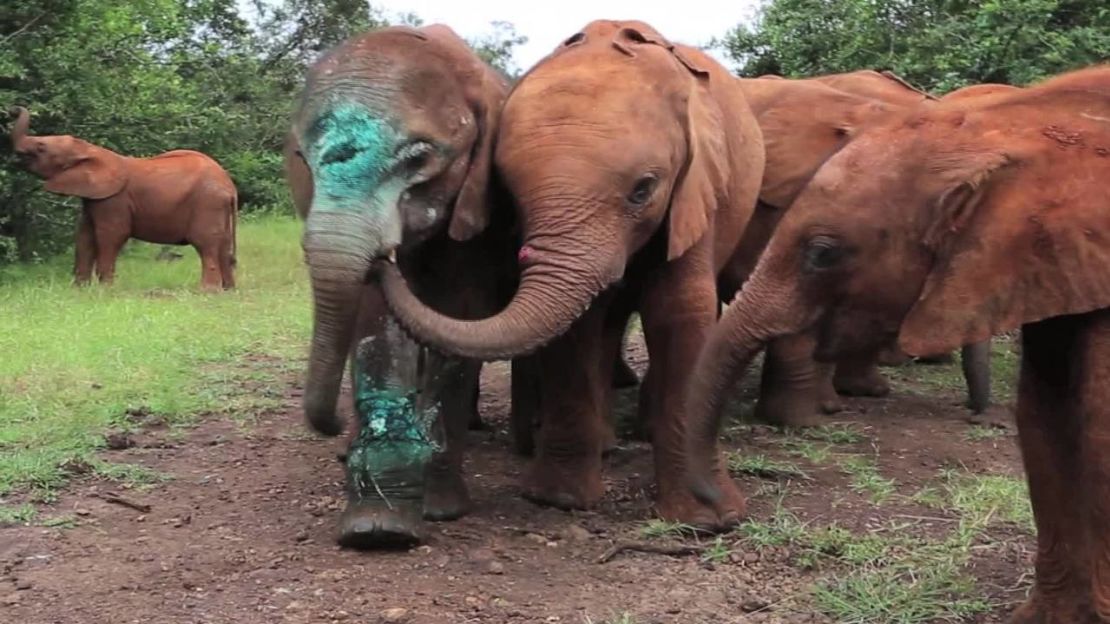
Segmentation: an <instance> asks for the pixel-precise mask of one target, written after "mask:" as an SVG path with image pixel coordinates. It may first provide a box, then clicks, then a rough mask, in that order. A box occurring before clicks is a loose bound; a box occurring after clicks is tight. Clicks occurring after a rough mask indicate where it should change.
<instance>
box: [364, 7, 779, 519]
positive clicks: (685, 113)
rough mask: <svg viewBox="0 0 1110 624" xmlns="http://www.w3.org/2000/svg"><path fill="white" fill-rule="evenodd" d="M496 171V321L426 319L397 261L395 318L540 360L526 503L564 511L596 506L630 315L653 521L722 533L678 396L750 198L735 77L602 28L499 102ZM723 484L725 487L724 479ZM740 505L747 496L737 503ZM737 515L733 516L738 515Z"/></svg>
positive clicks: (654, 41)
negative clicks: (505, 264)
mask: <svg viewBox="0 0 1110 624" xmlns="http://www.w3.org/2000/svg"><path fill="white" fill-rule="evenodd" d="M495 164H496V167H497V170H498V172H499V176H500V178H501V179H502V180H503V181H504V183H505V185H506V187H507V188H508V190H509V191H510V192H511V193H512V195H513V199H514V200H515V204H516V205H517V207H518V210H519V212H520V215H521V218H522V221H523V246H522V247H521V248H520V251H519V255H518V259H519V261H520V263H521V265H522V276H521V280H520V286H519V288H518V289H517V291H516V293H515V295H514V297H513V299H512V301H511V302H510V303H509V304H508V306H506V307H505V309H504V310H502V311H501V312H500V313H498V314H497V315H495V316H491V317H489V318H486V319H483V320H479V321H465V320H458V319H452V318H447V317H445V316H443V315H441V314H437V313H436V312H435V311H433V310H429V309H427V308H426V307H425V306H423V305H422V304H421V302H420V301H419V300H418V299H417V298H416V297H414V296H413V295H412V294H411V293H410V292H409V291H408V290H407V288H406V283H405V282H404V280H402V279H401V277H400V275H398V273H397V271H396V268H395V267H394V266H392V265H385V266H384V267H382V271H381V273H380V277H381V279H382V280H383V281H382V283H383V286H384V292H385V294H386V298H387V301H388V303H389V305H390V308H391V309H392V310H393V312H394V313H395V315H396V316H397V318H398V319H399V320H400V321H401V323H402V324H403V325H405V326H406V327H408V328H409V330H410V331H412V332H413V333H414V334H415V335H416V336H417V337H418V338H419V339H420V340H422V341H426V342H427V343H428V344H429V345H431V346H433V347H435V348H437V349H442V350H444V351H447V352H450V353H456V354H459V355H464V356H467V357H474V358H481V359H506V358H510V357H517V356H518V355H520V354H526V353H530V352H535V351H536V350H537V349H538V352H536V358H537V359H538V367H539V369H540V372H541V381H540V383H541V384H542V385H543V388H542V389H541V393H540V394H541V397H542V402H541V403H542V404H541V406H540V409H541V414H540V419H541V422H542V424H541V426H540V431H539V440H538V443H537V449H536V458H535V460H534V462H533V465H532V467H531V469H530V470H529V472H528V474H527V476H526V478H525V484H524V490H525V495H526V496H528V497H529V498H531V499H533V500H536V501H538V502H541V503H545V504H551V505H554V506H557V507H563V508H577V507H589V506H592V505H594V504H596V503H597V502H598V500H599V499H600V498H601V496H602V494H603V493H604V485H603V483H602V478H601V472H602V461H601V453H602V448H601V447H602V435H601V431H602V428H603V423H604V418H605V415H606V414H607V413H608V410H609V398H610V395H609V390H610V386H611V383H610V382H611V374H612V372H613V363H614V361H615V356H616V353H617V350H618V349H619V347H620V340H621V336H622V334H623V330H624V327H625V323H626V321H627V319H628V316H629V314H631V312H632V311H633V310H638V311H639V313H640V317H641V319H642V322H643V327H644V335H645V338H646V341H647V347H648V352H649V355H650V364H649V368H648V372H647V375H646V377H645V379H644V383H643V385H642V387H641V395H640V416H641V419H642V421H643V422H645V423H646V424H647V428H648V430H649V432H650V437H651V441H652V445H653V447H654V452H655V467H656V469H655V476H656V482H657V483H658V493H657V501H656V504H657V510H658V511H659V513H660V515H662V516H664V517H667V518H672V519H677V520H681V521H684V522H689V523H694V524H700V523H703V521H711V520H714V519H715V518H714V517H711V515H710V513H709V512H710V511H711V510H709V509H707V508H705V507H703V506H701V505H699V504H698V503H697V502H696V501H694V499H693V498H692V497H690V495H689V493H688V492H687V491H686V488H685V485H684V482H683V479H682V475H683V474H684V467H683V465H682V462H681V456H682V452H681V447H682V446H683V444H684V442H683V440H684V436H685V431H686V426H685V414H684V413H683V410H682V405H681V400H682V396H683V389H684V388H685V385H686V382H687V379H688V376H689V372H690V365H691V364H692V362H693V358H694V357H695V356H696V354H697V352H698V350H699V348H700V345H701V342H702V340H703V337H704V332H706V331H708V329H709V328H710V327H711V326H712V325H713V322H714V320H715V319H716V316H717V277H718V275H720V274H722V273H726V272H728V270H729V267H730V266H731V264H730V261H731V260H732V258H733V256H734V254H735V252H736V250H737V248H738V246H739V244H740V241H741V237H742V234H743V231H744V228H745V226H746V225H747V223H748V221H749V219H750V218H751V215H752V211H753V210H754V207H755V202H756V197H757V195H758V192H759V181H760V179H761V178H762V175H763V145H762V139H761V135H760V130H759V126H758V125H757V124H756V121H755V118H754V116H753V115H752V112H751V109H750V108H749V107H748V105H747V102H746V101H745V98H744V94H743V92H742V91H741V90H740V86H739V83H738V81H737V80H736V79H735V78H734V77H733V76H731V75H730V74H729V73H728V71H727V70H726V69H725V68H724V67H721V66H720V65H719V64H718V63H716V62H715V61H713V60H712V59H710V58H709V57H708V56H707V55H705V54H704V53H702V52H700V51H698V50H697V49H693V48H689V47H686V46H680V45H674V44H672V43H670V42H669V41H667V40H666V39H665V38H664V37H663V36H662V35H661V34H659V33H658V32H657V31H656V30H655V29H654V28H652V27H651V26H648V25H647V24H644V23H642V22H635V21H628V22H616V21H596V22H592V23H591V24H589V25H588V26H587V27H586V28H585V29H584V30H583V31H582V32H579V33H577V34H575V35H573V36H571V37H570V38H568V39H567V40H566V41H565V42H564V43H563V44H562V45H561V46H560V47H559V48H558V49H557V50H556V51H554V52H553V53H552V54H551V55H549V56H548V57H547V58H545V59H544V60H543V61H541V62H540V63H539V64H538V65H536V67H534V68H533V69H532V70H531V71H530V72H529V73H528V74H527V75H525V77H524V78H522V79H521V81H520V82H519V83H518V84H517V86H516V88H515V89H514V90H513V91H512V93H511V94H510V95H509V98H508V100H507V101H506V104H505V108H504V109H503V112H502V117H501V123H500V125H499V130H498V137H497V145H496V151H495ZM718 476H719V481H720V482H719V486H720V487H721V488H724V489H728V488H732V487H733V486H732V483H731V480H729V478H728V477H727V475H725V474H723V471H721V472H719V473H718ZM738 503H739V501H738ZM743 512H744V510H743V508H742V505H741V504H738V505H736V506H735V507H733V508H732V510H731V517H732V518H733V519H736V518H738V517H739V516H741V515H742V514H743Z"/></svg>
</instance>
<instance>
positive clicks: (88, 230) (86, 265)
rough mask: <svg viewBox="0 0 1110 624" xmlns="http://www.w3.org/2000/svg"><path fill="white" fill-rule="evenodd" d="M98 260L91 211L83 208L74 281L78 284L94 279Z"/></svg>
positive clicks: (78, 231)
mask: <svg viewBox="0 0 1110 624" xmlns="http://www.w3.org/2000/svg"><path fill="white" fill-rule="evenodd" d="M94 262H96V229H95V228H94V227H93V222H92V218H90V217H89V211H88V210H85V209H82V210H81V221H80V223H78V225H77V244H76V253H75V258H74V266H73V281H74V283H75V284H77V285H78V286H83V285H85V284H88V283H89V280H91V279H92V272H93V263H94Z"/></svg>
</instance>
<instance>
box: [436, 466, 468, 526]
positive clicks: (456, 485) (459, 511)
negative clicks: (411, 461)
mask: <svg viewBox="0 0 1110 624" xmlns="http://www.w3.org/2000/svg"><path fill="white" fill-rule="evenodd" d="M471 506H472V503H471V502H470V492H469V491H468V490H467V487H466V481H465V480H464V479H463V477H462V474H461V473H460V472H459V471H458V469H451V468H445V469H434V468H429V472H428V474H427V475H426V476H425V478H424V519H425V520H431V521H433V522H444V521H447V520H458V519H459V518H461V517H463V516H465V515H466V514H468V513H470V509H471Z"/></svg>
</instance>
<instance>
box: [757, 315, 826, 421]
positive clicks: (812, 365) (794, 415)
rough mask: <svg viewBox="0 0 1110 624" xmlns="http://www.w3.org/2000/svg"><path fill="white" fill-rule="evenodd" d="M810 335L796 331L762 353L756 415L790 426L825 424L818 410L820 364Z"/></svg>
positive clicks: (760, 418)
mask: <svg viewBox="0 0 1110 624" xmlns="http://www.w3.org/2000/svg"><path fill="white" fill-rule="evenodd" d="M814 344H815V343H814V339H813V336H812V335H811V334H808V333H807V334H795V335H793V336H784V337H782V338H779V339H777V340H773V341H771V343H770V344H768V345H767V351H766V353H765V354H764V356H763V376H762V377H761V378H760V384H759V400H758V401H757V402H756V404H755V417H756V418H758V419H759V420H762V421H763V422H768V423H773V424H776V425H785V426H789V427H812V426H817V425H820V424H822V420H821V417H820V415H819V414H818V413H817V401H818V385H817V381H818V376H817V372H818V371H817V363H816V362H814V361H813V348H814Z"/></svg>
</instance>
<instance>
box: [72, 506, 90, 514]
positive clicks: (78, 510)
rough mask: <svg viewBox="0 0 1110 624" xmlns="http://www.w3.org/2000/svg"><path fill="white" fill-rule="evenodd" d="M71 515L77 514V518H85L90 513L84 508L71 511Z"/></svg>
mask: <svg viewBox="0 0 1110 624" xmlns="http://www.w3.org/2000/svg"><path fill="white" fill-rule="evenodd" d="M73 513H75V514H77V515H78V516H87V515H89V514H90V513H92V512H90V511H89V510H88V509H85V508H84V507H78V508H77V509H74V510H73Z"/></svg>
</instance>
